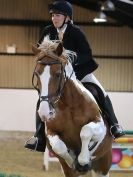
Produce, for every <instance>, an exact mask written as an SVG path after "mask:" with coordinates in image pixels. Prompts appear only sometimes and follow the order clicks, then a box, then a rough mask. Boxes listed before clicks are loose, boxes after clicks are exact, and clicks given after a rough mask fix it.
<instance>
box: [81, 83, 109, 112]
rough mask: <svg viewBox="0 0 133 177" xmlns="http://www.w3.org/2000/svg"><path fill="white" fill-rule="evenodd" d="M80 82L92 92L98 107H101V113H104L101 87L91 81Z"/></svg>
mask: <svg viewBox="0 0 133 177" xmlns="http://www.w3.org/2000/svg"><path fill="white" fill-rule="evenodd" d="M82 84H83V86H84V87H85V88H86V89H87V90H89V91H90V92H91V93H92V95H93V96H94V98H95V100H96V102H97V104H98V106H99V108H100V109H101V112H102V115H105V114H106V112H105V98H104V94H103V92H102V90H101V88H100V87H99V86H98V85H96V84H94V83H92V82H82Z"/></svg>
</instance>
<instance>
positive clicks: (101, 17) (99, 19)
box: [93, 12, 107, 23]
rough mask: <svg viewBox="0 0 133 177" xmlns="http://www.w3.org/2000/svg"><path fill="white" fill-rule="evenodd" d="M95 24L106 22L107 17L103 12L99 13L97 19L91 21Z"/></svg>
mask: <svg viewBox="0 0 133 177" xmlns="http://www.w3.org/2000/svg"><path fill="white" fill-rule="evenodd" d="M93 21H94V22H95V23H103V22H107V17H106V15H105V14H104V13H103V12H100V13H99V14H98V16H97V17H95V18H94V19H93Z"/></svg>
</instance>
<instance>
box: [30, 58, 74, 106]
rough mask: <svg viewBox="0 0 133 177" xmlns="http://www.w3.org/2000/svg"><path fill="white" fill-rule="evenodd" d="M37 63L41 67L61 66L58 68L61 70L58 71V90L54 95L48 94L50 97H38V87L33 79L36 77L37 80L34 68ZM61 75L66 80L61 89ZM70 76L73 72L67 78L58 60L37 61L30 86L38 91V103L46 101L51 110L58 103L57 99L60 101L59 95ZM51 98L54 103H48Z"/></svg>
mask: <svg viewBox="0 0 133 177" xmlns="http://www.w3.org/2000/svg"><path fill="white" fill-rule="evenodd" d="M56 58H57V56H56ZM39 63H40V64H42V65H54V64H59V65H60V66H61V67H60V68H61V69H60V70H61V72H60V78H59V84H58V88H57V90H56V92H55V93H54V94H50V95H47V96H40V90H39V88H38V85H37V83H36V84H34V77H35V75H36V77H37V78H38V79H39V74H38V73H37V72H35V70H36V67H37V65H38V64H39ZM63 74H64V76H65V80H66V81H65V82H64V84H63V86H62V87H61V83H62V80H63ZM72 74H73V71H72V73H71V75H70V76H69V78H67V76H66V72H65V70H64V69H63V64H62V62H60V61H59V60H54V61H51V62H45V61H42V59H40V60H38V61H37V64H36V66H35V69H34V72H33V75H32V85H33V87H34V88H35V89H36V90H37V91H38V94H39V98H40V102H42V101H47V102H48V103H49V105H50V106H51V108H53V107H54V105H55V104H56V103H57V102H58V101H59V99H60V97H61V95H62V92H63V89H64V87H65V85H66V83H67V82H68V81H69V80H70V78H71V76H72ZM53 97H56V99H55V101H54V102H52V101H50V99H51V98H53Z"/></svg>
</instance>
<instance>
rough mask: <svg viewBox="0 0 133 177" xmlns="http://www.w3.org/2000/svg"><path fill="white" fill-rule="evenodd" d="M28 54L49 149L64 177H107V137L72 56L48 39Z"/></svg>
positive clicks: (109, 141) (109, 142)
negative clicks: (57, 160)
mask: <svg viewBox="0 0 133 177" xmlns="http://www.w3.org/2000/svg"><path fill="white" fill-rule="evenodd" d="M32 50H33V53H34V55H35V62H36V64H35V69H34V71H33V78H35V76H36V78H37V79H36V82H37V83H36V84H35V81H33V83H34V84H33V85H34V87H35V88H36V89H37V90H38V93H39V99H40V105H39V108H38V113H39V116H40V118H41V120H42V121H43V122H44V124H45V135H46V139H47V147H48V149H49V150H50V151H52V153H53V154H54V155H55V156H56V157H57V158H58V159H59V162H60V164H61V166H62V169H63V172H64V175H65V177H79V176H81V175H85V174H87V173H88V174H90V175H92V174H93V175H95V176H96V177H109V170H110V167H111V163H112V137H111V135H110V131H109V126H108V123H107V121H106V119H105V117H104V116H103V114H102V111H101V109H100V107H99V105H98V104H97V101H96V99H95V97H94V95H93V94H92V93H91V92H90V91H89V90H88V89H86V88H85V87H84V86H83V84H82V83H81V82H80V81H78V80H77V78H76V75H75V72H74V70H73V67H72V63H73V62H74V60H75V58H76V54H75V53H74V52H72V51H69V50H65V49H64V48H63V45H62V43H61V42H60V41H50V40H49V39H48V38H45V39H44V41H43V42H42V43H41V44H39V46H38V47H36V46H32ZM33 80H34V79H33ZM105 116H106V115H105Z"/></svg>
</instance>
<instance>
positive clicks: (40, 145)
mask: <svg viewBox="0 0 133 177" xmlns="http://www.w3.org/2000/svg"><path fill="white" fill-rule="evenodd" d="M39 104H40V101H38V102H37V109H36V133H35V134H34V136H33V137H31V138H30V139H29V140H28V141H27V142H26V143H25V148H27V149H30V150H35V151H39V152H44V151H45V148H46V139H45V138H46V137H45V124H44V122H42V121H41V119H40V117H39V114H38V112H37V110H38V108H39Z"/></svg>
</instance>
